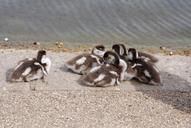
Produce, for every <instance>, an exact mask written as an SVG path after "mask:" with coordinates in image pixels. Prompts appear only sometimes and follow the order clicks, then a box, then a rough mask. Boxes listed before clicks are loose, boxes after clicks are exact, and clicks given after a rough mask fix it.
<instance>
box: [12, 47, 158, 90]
mask: <svg viewBox="0 0 191 128" xmlns="http://www.w3.org/2000/svg"><path fill="white" fill-rule="evenodd" d="M157 62H158V59H157V58H156V57H154V56H153V55H151V54H148V53H143V52H139V51H137V50H136V49H135V48H129V49H127V48H126V47H125V45H124V44H114V45H113V46H112V50H107V49H106V48H105V46H104V45H97V46H95V47H94V48H93V49H92V51H91V52H90V53H84V54H80V55H77V56H76V57H74V58H72V59H70V60H69V61H67V62H66V63H65V67H66V68H67V69H68V70H70V71H72V72H73V73H75V74H79V75H81V77H80V79H79V81H78V82H79V83H80V84H81V85H85V86H91V87H108V86H115V85H119V84H120V83H121V82H123V81H131V80H136V81H138V82H141V83H144V84H149V85H161V78H160V72H159V70H158V68H157V67H156V65H155V63H157ZM50 68H51V60H50V59H49V58H48V57H47V53H46V51H44V50H39V51H38V53H37V57H36V58H27V59H24V60H21V61H19V62H18V64H17V65H16V66H15V68H14V69H13V72H12V74H11V81H12V82H23V81H24V82H30V81H34V80H40V79H41V80H43V81H45V78H46V77H47V76H48V74H49V71H50Z"/></svg>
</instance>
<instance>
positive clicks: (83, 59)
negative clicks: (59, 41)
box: [76, 56, 86, 65]
mask: <svg viewBox="0 0 191 128" xmlns="http://www.w3.org/2000/svg"><path fill="white" fill-rule="evenodd" d="M85 61H86V57H84V56H83V57H82V58H80V59H78V60H77V61H76V64H78V65H82V64H84V63H85Z"/></svg>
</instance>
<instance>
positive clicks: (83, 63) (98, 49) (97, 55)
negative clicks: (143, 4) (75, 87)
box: [65, 45, 105, 75]
mask: <svg viewBox="0 0 191 128" xmlns="http://www.w3.org/2000/svg"><path fill="white" fill-rule="evenodd" d="M104 53H105V47H104V46H103V45H97V46H95V47H94V48H93V49H92V52H91V53H85V54H81V55H78V56H76V57H74V58H73V59H71V60H69V61H67V62H66V63H65V66H66V67H67V68H68V69H70V70H71V71H73V72H74V73H77V74H80V75H83V74H86V73H88V72H89V71H90V70H91V69H92V68H94V67H96V66H99V65H100V64H101V63H102V62H103V55H104Z"/></svg>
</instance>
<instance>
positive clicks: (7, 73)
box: [6, 68, 13, 83]
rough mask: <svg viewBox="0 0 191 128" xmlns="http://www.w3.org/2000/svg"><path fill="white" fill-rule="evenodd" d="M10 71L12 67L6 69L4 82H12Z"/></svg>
mask: <svg viewBox="0 0 191 128" xmlns="http://www.w3.org/2000/svg"><path fill="white" fill-rule="evenodd" d="M12 73H13V68H10V69H8V70H7V72H6V82H9V83H11V82H12V81H11V74H12Z"/></svg>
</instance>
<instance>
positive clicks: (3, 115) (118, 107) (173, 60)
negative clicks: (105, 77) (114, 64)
mask: <svg viewBox="0 0 191 128" xmlns="http://www.w3.org/2000/svg"><path fill="white" fill-rule="evenodd" d="M36 52H37V50H30V49H23V50H15V49H0V58H1V61H0V67H1V70H0V106H1V108H0V127H9V128H10V127H19V128H21V127H23V128H26V127H27V128H32V127H35V128H36V127H39V128H42V127H46V128H47V127H50V128H52V127H68V128H71V127H106V128H108V127H117V128H118V127H119V128H123V127H140V128H141V127H147V128H150V127H152V128H153V127H156V128H158V127H166V128H167V127H168V128H170V127H178V128H179V127H180V128H183V127H184V128H189V127H191V123H190V122H191V66H190V64H191V57H190V56H180V55H173V56H168V55H164V54H161V53H156V54H155V56H156V57H158V58H159V62H158V63H157V66H158V67H159V69H160V72H161V78H162V81H163V86H160V87H157V86H149V85H144V84H140V83H137V82H132V81H126V82H123V83H121V85H119V86H115V87H108V88H91V87H84V86H82V85H79V84H78V82H77V81H78V79H79V78H80V76H79V75H77V74H73V73H71V72H69V71H68V70H67V69H65V67H64V62H66V61H67V60H69V59H70V58H72V57H74V56H76V55H78V54H80V53H81V52H53V51H48V56H49V57H50V58H51V60H52V63H53V64H52V68H51V71H50V74H49V76H48V78H47V82H46V83H43V82H41V81H34V82H30V83H10V82H8V81H7V78H8V76H9V73H10V69H11V68H12V67H14V65H15V64H16V63H17V62H18V61H19V60H21V59H24V58H26V57H35V56H36Z"/></svg>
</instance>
